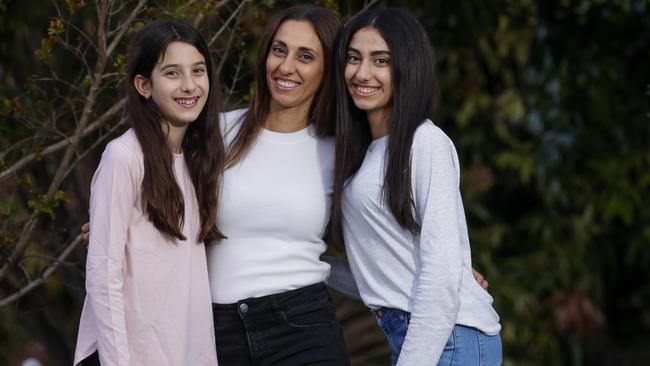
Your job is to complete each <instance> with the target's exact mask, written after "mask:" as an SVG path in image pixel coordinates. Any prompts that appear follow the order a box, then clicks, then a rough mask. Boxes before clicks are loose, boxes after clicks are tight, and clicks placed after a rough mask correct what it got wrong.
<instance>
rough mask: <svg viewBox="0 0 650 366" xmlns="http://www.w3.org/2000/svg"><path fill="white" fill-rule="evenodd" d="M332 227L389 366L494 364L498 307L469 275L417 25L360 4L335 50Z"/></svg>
mask: <svg viewBox="0 0 650 366" xmlns="http://www.w3.org/2000/svg"><path fill="white" fill-rule="evenodd" d="M335 62H336V66H337V71H336V72H337V75H336V77H337V80H336V89H337V98H338V105H337V108H338V109H337V113H338V115H337V127H336V135H337V143H336V173H335V184H334V196H333V201H334V203H333V210H332V222H331V225H332V226H331V228H332V236H333V238H334V239H335V241H336V242H337V243H338V244H342V243H343V242H344V243H345V248H346V251H347V254H348V259H349V261H350V266H351V269H352V273H353V274H354V277H355V280H356V282H357V285H358V288H359V292H360V294H361V297H362V299H363V301H364V303H365V304H366V305H367V306H368V307H370V308H371V309H372V310H373V311H374V313H375V314H376V316H377V319H378V322H379V325H380V327H381V328H382V330H383V331H384V332H385V333H386V335H387V337H388V341H389V345H390V348H391V352H392V359H393V365H395V364H397V365H398V366H420V365H435V364H436V363H437V364H438V365H452V364H453V365H498V364H500V363H501V358H502V356H501V341H500V337H499V331H500V329H501V326H500V324H499V317H498V315H497V313H496V312H495V311H494V309H493V308H492V305H491V304H492V297H491V296H490V295H489V294H488V293H487V292H486V291H485V290H484V289H483V288H481V286H480V285H479V284H478V283H477V282H476V281H475V280H474V278H473V276H472V269H471V253H470V246H469V239H468V235H467V226H466V222H465V215H464V211H463V203H462V200H461V195H460V190H459V175H460V174H459V170H460V166H459V163H458V156H457V153H456V149H455V147H454V145H453V143H452V142H451V140H450V139H449V138H448V137H447V136H446V135H445V134H444V132H442V130H441V129H440V128H438V127H437V126H435V125H434V124H433V122H431V120H430V119H429V118H430V117H431V114H432V110H433V99H434V93H433V91H434V85H435V72H434V61H433V54H432V51H431V48H430V46H429V42H428V40H427V37H426V34H425V33H424V30H423V29H422V27H421V25H420V24H419V23H418V22H417V20H415V19H414V18H413V17H412V16H411V15H410V14H408V13H406V12H405V11H403V10H400V9H390V8H379V9H374V10H370V11H366V12H363V13H361V14H359V15H357V16H356V17H355V18H354V19H352V20H351V21H350V22H349V23H348V24H347V25H346V27H345V29H344V30H343V32H342V34H341V36H340V39H339V46H338V48H337V54H336V61H335Z"/></svg>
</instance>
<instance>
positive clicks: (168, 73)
mask: <svg viewBox="0 0 650 366" xmlns="http://www.w3.org/2000/svg"><path fill="white" fill-rule="evenodd" d="M177 75H178V71H176V70H167V71H165V76H177Z"/></svg>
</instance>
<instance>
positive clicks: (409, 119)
mask: <svg viewBox="0 0 650 366" xmlns="http://www.w3.org/2000/svg"><path fill="white" fill-rule="evenodd" d="M365 27H371V28H374V29H376V30H377V31H378V32H379V34H381V36H382V38H383V39H384V40H385V41H386V44H387V45H388V48H389V49H390V65H391V70H392V75H393V82H392V84H393V90H392V92H393V94H392V98H391V101H390V103H391V106H392V112H391V115H390V119H389V122H388V135H389V138H388V147H387V149H386V157H385V161H386V173H385V175H384V182H383V183H384V184H383V189H382V199H384V200H385V201H386V203H387V204H388V207H389V208H390V210H391V212H392V214H393V216H394V217H395V220H396V221H397V222H398V224H399V225H400V226H401V227H402V228H403V229H405V230H408V231H410V232H412V233H415V232H417V230H419V228H420V224H419V223H418V222H417V220H416V218H415V215H414V206H413V203H414V202H413V193H412V192H411V145H412V144H413V137H414V135H415V131H416V130H417V128H418V127H419V126H420V125H422V124H423V123H427V122H426V120H427V119H428V118H431V115H432V114H433V110H434V92H435V85H436V72H435V59H434V54H433V50H432V48H431V44H430V43H429V40H428V38H427V35H426V33H425V31H424V29H423V28H422V26H421V25H420V23H419V22H418V21H417V19H415V18H414V17H413V16H412V15H411V14H409V13H408V12H407V11H406V10H403V9H397V8H382V7H380V8H375V9H371V10H368V11H364V12H362V13H360V14H358V15H357V16H356V17H354V18H353V19H352V20H350V22H349V23H348V24H347V25H346V26H345V29H344V30H343V31H342V32H341V38H340V40H339V42H338V46H337V49H336V57H335V63H336V81H335V85H336V98H337V103H336V104H337V105H336V169H335V170H336V171H335V174H334V194H333V197H332V213H331V221H330V239H331V241H332V243H333V244H334V246H336V247H337V248H339V249H340V248H342V246H343V228H342V212H341V211H342V207H341V200H342V196H343V190H344V189H345V185H346V182H348V181H349V180H348V179H350V178H351V177H353V176H354V174H356V172H357V171H358V170H359V168H360V167H361V164H362V163H363V158H364V156H365V154H366V150H367V149H368V146H369V144H370V141H371V139H372V138H371V135H370V129H369V127H368V119H367V114H366V113H365V112H364V111H362V110H360V109H358V108H356V107H355V105H354V102H353V101H352V98H351V97H350V96H349V94H348V92H347V87H346V85H345V80H344V71H345V66H346V64H347V54H348V46H349V44H350V41H351V40H352V37H354V35H355V33H357V31H358V30H360V29H362V28H365ZM428 123H431V122H430V121H429V122H428Z"/></svg>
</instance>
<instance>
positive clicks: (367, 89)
mask: <svg viewBox="0 0 650 366" xmlns="http://www.w3.org/2000/svg"><path fill="white" fill-rule="evenodd" d="M357 91H358V92H359V93H361V94H374V93H375V92H376V91H377V88H370V87H363V86H357Z"/></svg>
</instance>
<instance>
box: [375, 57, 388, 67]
mask: <svg viewBox="0 0 650 366" xmlns="http://www.w3.org/2000/svg"><path fill="white" fill-rule="evenodd" d="M375 63H376V64H377V65H379V66H386V65H388V64H390V62H389V60H388V59H386V58H378V59H376V60H375Z"/></svg>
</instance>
